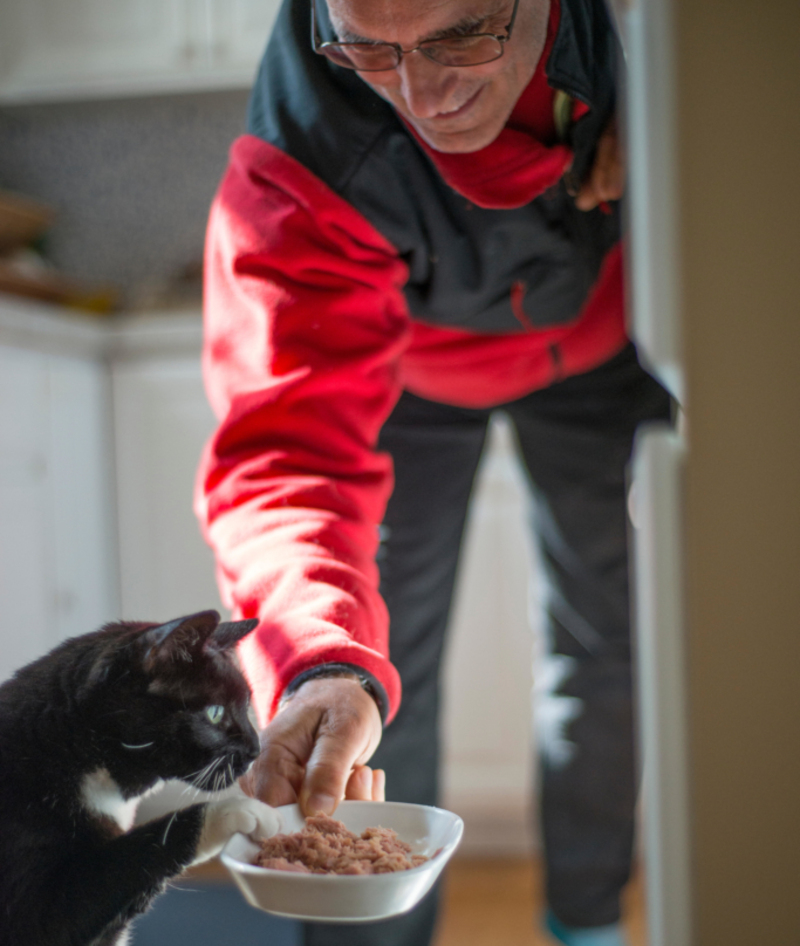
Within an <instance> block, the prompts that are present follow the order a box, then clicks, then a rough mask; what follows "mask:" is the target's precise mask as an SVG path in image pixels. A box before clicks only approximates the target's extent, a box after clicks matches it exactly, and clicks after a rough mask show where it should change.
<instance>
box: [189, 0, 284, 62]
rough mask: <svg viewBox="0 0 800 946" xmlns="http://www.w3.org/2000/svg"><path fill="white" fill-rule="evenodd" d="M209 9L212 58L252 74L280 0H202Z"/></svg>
mask: <svg viewBox="0 0 800 946" xmlns="http://www.w3.org/2000/svg"><path fill="white" fill-rule="evenodd" d="M203 2H204V3H205V4H207V5H211V6H212V8H213V22H214V37H213V46H214V61H215V63H216V64H217V65H218V66H219V67H222V68H225V67H230V68H236V67H239V68H241V69H243V70H247V71H249V72H250V73H251V74H252V75H255V71H256V68H257V66H258V63H259V61H260V60H261V57H262V55H263V53H264V49H265V48H266V45H267V39H268V38H269V34H270V32H271V31H272V24H273V23H274V22H275V17H276V16H277V14H278V10H279V9H280V5H281V0H225V2H223V0H203Z"/></svg>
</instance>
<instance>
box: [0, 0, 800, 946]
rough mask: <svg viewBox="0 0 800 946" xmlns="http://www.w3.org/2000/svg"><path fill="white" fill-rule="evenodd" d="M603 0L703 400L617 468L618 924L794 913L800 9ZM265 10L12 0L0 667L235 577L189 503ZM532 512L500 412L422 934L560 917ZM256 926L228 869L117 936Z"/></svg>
mask: <svg viewBox="0 0 800 946" xmlns="http://www.w3.org/2000/svg"><path fill="white" fill-rule="evenodd" d="M613 10H614V14H615V16H616V18H617V22H618V24H619V26H620V30H621V33H622V35H623V39H624V42H625V48H626V54H627V58H628V68H629V75H630V82H629V84H628V88H627V90H626V94H627V98H626V101H625V105H624V107H625V111H626V114H627V116H628V123H627V127H628V145H629V159H630V180H629V190H630V201H629V207H628V212H629V223H630V227H631V241H630V247H629V249H630V254H629V255H630V283H631V285H630V288H631V293H630V297H631V329H632V332H633V333H634V334H635V336H636V338H637V340H638V342H639V344H640V348H641V350H642V352H643V353H644V355H645V356H646V357H647V358H648V359H649V361H650V363H651V366H652V368H653V370H654V371H655V372H656V373H657V374H659V375H660V377H661V378H662V380H663V381H664V382H665V383H666V384H667V385H668V386H669V387H670V388H671V390H672V391H673V393H675V394H676V396H677V397H678V398H679V399H680V400H681V402H682V404H683V406H684V408H685V409H686V414H687V415H688V425H686V426H684V427H683V428H682V429H681V432H680V434H679V435H677V436H673V437H671V438H667V439H664V438H659V437H655V438H651V439H649V440H647V439H646V438H644V439H643V441H642V443H641V444H640V448H639V450H638V452H637V460H636V464H635V466H634V470H633V471H632V475H633V479H634V482H635V483H636V489H635V494H636V499H635V506H636V508H635V509H634V512H635V513H636V515H635V517H634V518H635V519H636V521H637V531H636V549H637V554H636V563H635V572H636V574H635V578H636V583H637V621H638V625H639V631H640V653H639V661H640V681H641V694H640V702H641V709H640V724H641V725H640V729H641V740H642V743H643V756H644V759H645V792H644V805H643V832H642V836H643V842H642V847H643V851H644V853H643V860H644V861H646V865H647V876H648V881H649V882H648V886H647V910H646V916H645V910H644V906H643V899H642V898H643V893H642V886H641V882H640V878H637V882H636V883H635V884H634V885H633V887H632V888H631V894H630V899H629V903H628V920H629V924H630V929H631V934H632V942H633V943H634V946H639V944H642V943H644V942H645V939H646V938H648V937H649V942H650V944H651V946H718V944H719V943H722V942H724V943H725V944H726V946H739V944H741V946H745V944H747V946H751V944H752V943H755V942H765V943H766V942H776V943H777V942H780V943H786V944H790V943H791V944H793V943H800V897H798V896H797V878H798V877H800V810H799V808H798V798H800V793H798V792H797V788H796V786H797V779H798V776H799V775H800V772H798V759H800V751H798V750H800V731H799V730H800V705H798V702H799V700H800V698H799V697H798V694H800V687H798V686H797V684H796V668H797V666H798V660H799V659H800V644H799V643H798V642H799V641H800V635H798V634H797V624H798V608H799V607H800V600H798V594H799V591H798V589H800V583H799V582H797V579H796V573H797V568H798V566H800V544H799V543H800V539H798V536H800V504H799V503H798V484H800V475H798V470H800V438H799V436H798V430H800V425H798V424H797V421H796V416H795V415H796V404H797V403H798V400H800V369H798V355H797V352H798V350H799V349H800V318H798V316H800V302H798V300H799V299H800V267H798V265H797V258H798V253H800V225H799V221H800V182H798V175H797V173H796V169H797V168H798V167H800V56H798V55H797V51H798V49H800V7H798V5H797V4H796V0H794V2H790V0H768V2H766V3H762V4H759V5H758V6H757V9H756V6H755V5H749V4H747V3H745V2H743V0H736V2H733V3H729V4H726V5H725V9H724V11H721V9H720V8H719V6H718V5H717V4H715V3H714V2H713V0H692V2H691V3H690V2H689V0H631V2H624V3H623V2H618V3H614V4H613ZM273 16H274V0H226V2H225V3H222V2H220V0H117V2H116V3H114V4H103V3H100V2H99V0H4V3H3V5H2V7H1V8H0V680H1V679H5V678H6V677H7V676H8V675H10V674H11V673H12V672H13V671H14V670H15V669H16V668H17V667H19V666H21V665H22V664H24V663H26V662H28V661H29V660H32V659H33V658H35V657H36V656H38V655H40V654H41V653H43V652H45V651H46V650H48V649H50V648H51V647H52V646H53V645H54V644H55V643H57V642H58V641H59V640H61V639H63V638H64V637H67V636H71V635H75V634H81V633H84V632H86V631H89V630H92V629H94V628H95V627H97V626H98V625H99V624H101V623H102V622H104V621H107V620H112V619H118V618H131V619H143V620H154V621H159V620H167V619H170V618H172V617H176V616H178V615H179V614H183V613H187V612H191V611H196V610H199V609H202V608H208V607H217V608H221V606H220V604H219V599H218V595H217V590H216V584H215V581H214V566H213V561H212V556H211V554H210V552H209V550H208V549H207V548H206V546H205V545H204V543H203V541H202V539H201V538H200V536H199V531H198V528H197V524H196V522H195V520H194V516H193V514H192V509H191V496H192V487H193V479H194V471H195V467H196V464H197V460H198V457H199V453H200V450H201V448H202V445H203V443H204V441H205V438H206V437H207V436H208V435H209V434H210V432H211V430H212V428H213V423H214V420H213V417H212V415H211V412H210V409H209V408H208V405H207V403H206V400H205V396H204V393H203V388H202V380H201V375H200V364H199V357H200V346H201V334H202V330H201V315H200V306H201V295H200V293H201V277H202V250H203V238H204V229H205V220H206V215H207V212H208V208H209V204H210V202H211V199H212V197H213V194H214V190H215V188H216V185H217V183H218V181H219V178H220V176H221V174H222V171H223V169H224V167H225V163H226V155H227V151H228V148H229V146H230V144H231V142H232V140H233V139H234V138H235V137H236V136H237V135H239V134H241V133H242V132H243V130H244V115H245V108H246V103H247V98H248V88H249V86H250V84H251V81H252V78H253V75H254V72H255V69H256V66H257V62H258V59H259V57H260V55H261V52H262V49H263V46H264V43H265V41H266V37H267V35H268V33H269V29H270V25H271V22H272V18H273ZM526 517H527V497H526V489H525V483H524V479H523V476H522V474H521V473H520V471H519V468H518V466H517V463H516V460H515V458H514V453H513V446H512V443H511V438H510V436H509V430H508V428H507V426H506V425H505V423H504V420H503V418H502V416H498V417H497V418H496V422H495V424H494V426H493V429H492V437H491V444H490V449H489V451H488V452H487V455H486V457H485V458H484V462H483V466H482V470H481V476H480V481H479V487H478V490H477V493H476V496H475V499H474V502H473V506H472V510H471V515H470V522H469V528H468V535H467V544H466V551H465V555H464V557H463V562H462V566H461V572H460V576H459V585H458V595H457V602H456V607H455V611H454V614H453V618H452V628H451V631H452V633H451V644H450V647H449V650H448V652H447V655H446V667H445V679H446V684H447V686H446V704H445V721H444V730H445V731H444V744H445V753H446V756H445V778H444V792H445V795H444V799H443V802H444V804H445V805H446V806H447V807H450V808H452V809H454V810H455V811H457V812H459V813H460V814H462V815H463V816H464V818H465V820H466V825H467V831H466V836H465V842H464V847H463V851H462V856H461V858H460V859H458V860H457V861H456V862H455V863H454V865H453V869H452V870H451V872H450V878H449V881H448V887H447V898H446V910H445V918H444V923H443V928H442V931H441V935H440V946H451V944H455V943H458V944H460V946H489V944H491V946H495V944H498V943H503V944H504V946H506V944H508V946H517V944H519V946H531V944H538V943H544V940H543V939H540V938H539V935H538V934H537V933H536V932H535V931H534V927H533V918H534V916H535V914H536V911H537V910H538V907H539V897H540V894H539V891H540V887H541V878H540V877H539V873H538V867H537V862H536V860H535V859H534V861H533V862H532V863H531V861H530V859H529V858H528V857H527V855H528V853H529V852H531V851H535V850H536V846H537V836H536V830H535V825H534V823H533V819H532V817H531V808H532V797H533V795H534V793H535V784H534V775H533V768H532V765H531V759H532V756H533V751H534V748H535V733H533V732H532V730H531V725H530V700H531V685H532V682H533V681H534V679H535V676H536V655H537V649H538V646H539V636H538V635H539V620H538V601H539V600H540V592H541V586H540V583H539V579H538V577H537V569H536V561H535V553H534V550H532V549H531V548H530V544H529V541H528V538H527V531H526V527H525V526H526ZM487 631H489V632H490V633H491V638H492V644H491V646H488V644H487V641H488V639H489V634H487ZM198 893H199V895H197V894H198ZM215 924H216V925H215ZM645 925H647V926H648V927H649V931H648V933H647V934H646V933H645ZM265 940H266V941H268V942H271V943H273V944H275V946H283V944H286V946H289V944H294V943H295V942H296V935H295V931H294V929H293V927H292V925H291V924H288V923H286V922H283V921H276V920H272V919H271V918H268V917H266V916H265V915H263V914H259V913H257V912H256V911H254V910H252V909H251V908H249V907H248V906H247V905H246V904H244V901H242V899H241V898H240V897H239V895H238V893H237V891H235V890H234V889H233V888H231V887H229V886H228V885H227V884H226V883H225V878H224V877H223V876H222V875H221V874H220V873H219V872H218V871H216V869H214V868H211V869H209V870H206V871H205V872H200V873H198V874H196V875H195V876H193V877H192V878H190V880H189V882H188V883H187V884H186V885H184V886H183V887H182V888H181V889H179V890H177V891H175V892H171V893H170V894H168V895H167V896H166V897H164V898H163V899H162V901H160V902H159V904H158V906H157V907H156V909H155V910H154V911H153V913H152V914H151V915H150V916H148V917H147V918H146V920H145V921H143V922H142V923H141V924H140V925H139V926H138V927H137V932H136V935H135V937H134V943H135V944H136V946H157V944H167V943H170V944H174V943H182V942H186V943H194V944H196V946H203V944H204V943H207V942H208V943H217V944H227V943H231V944H233V943H236V944H237V946H244V944H247V943H249V942H251V941H252V942H263V941H265Z"/></svg>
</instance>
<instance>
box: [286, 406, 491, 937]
mask: <svg viewBox="0 0 800 946" xmlns="http://www.w3.org/2000/svg"><path fill="white" fill-rule="evenodd" d="M487 422H488V412H486V411H471V410H462V409H459V408H453V407H447V406H445V405H440V404H434V403H432V402H429V401H425V400H423V399H421V398H418V397H415V396H414V395H411V394H404V395H403V397H402V398H401V399H400V401H399V403H398V405H397V407H396V408H395V410H394V412H393V413H392V416H391V417H390V418H389V420H388V421H387V423H386V425H385V426H384V428H383V430H382V432H381V437H380V442H379V449H381V450H385V451H388V452H389V453H391V455H392V458H393V461H394V473H395V487H394V491H393V493H392V497H391V499H390V501H389V504H388V507H387V509H386V515H385V517H384V522H383V525H382V527H381V535H382V540H381V545H380V549H379V553H378V564H379V567H380V575H381V585H380V590H381V594H382V596H383V598H384V600H385V602H386V605H387V607H388V609H389V618H390V625H389V628H390V631H389V649H390V656H391V659H392V662H393V663H394V665H395V667H396V668H397V670H398V672H399V674H400V678H401V680H402V683H403V700H402V703H401V706H400V711H399V712H398V714H397V717H396V718H395V720H394V722H393V723H392V724H391V725H390V726H388V727H387V728H386V730H385V731H384V733H383V738H382V740H381V744H380V746H379V747H378V750H377V752H376V753H375V755H374V756H373V758H372V760H371V761H370V764H371V765H372V766H374V767H376V768H383V769H385V770H386V797H387V799H388V800H390V801H404V802H414V803H416V804H425V805H433V804H436V803H437V800H438V775H439V725H438V713H439V670H440V664H441V655H442V647H443V643H444V632H445V628H446V625H447V619H448V613H449V610H450V602H451V598H452V594H453V583H454V580H455V573H456V564H457V561H458V553H459V549H460V545H461V538H462V533H463V529H464V521H465V518H466V511H467V504H468V501H469V496H470V492H471V490H472V484H473V480H474V477H475V471H476V469H477V465H478V461H479V459H480V454H481V451H482V449H483V443H484V440H485V436H486V428H487ZM437 904H438V891H437V890H436V888H434V890H433V891H431V893H430V894H429V895H428V896H427V897H426V898H425V900H424V901H423V902H422V903H421V904H420V905H419V906H418V907H417V908H416V909H414V910H413V911H411V913H408V914H406V915H405V916H401V917H396V918H395V919H392V920H385V921H381V922H380V923H369V924H358V925H356V924H346V925H328V924H306V927H305V930H304V935H305V938H304V940H303V942H304V944H305V946H427V944H428V943H429V942H430V940H431V937H432V935H433V929H434V925H435V922H436V911H437Z"/></svg>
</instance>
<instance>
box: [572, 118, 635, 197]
mask: <svg viewBox="0 0 800 946" xmlns="http://www.w3.org/2000/svg"><path fill="white" fill-rule="evenodd" d="M624 190H625V156H624V154H623V150H622V143H621V142H620V140H619V135H618V134H617V120H616V118H612V119H611V121H610V122H609V123H608V125H606V127H605V130H604V131H603V134H602V135H601V136H600V140H599V141H598V142H597V154H596V155H595V158H594V164H593V165H592V170H591V171H590V172H589V177H588V178H587V179H586V180H585V181H584V183H583V185H582V186H581V189H580V191H579V192H578V196H577V197H576V198H575V206H576V207H577V208H578V210H594V208H595V207H597V206H598V204H602V203H605V202H606V201H608V200H619V199H620V198H621V197H622V194H623V192H624Z"/></svg>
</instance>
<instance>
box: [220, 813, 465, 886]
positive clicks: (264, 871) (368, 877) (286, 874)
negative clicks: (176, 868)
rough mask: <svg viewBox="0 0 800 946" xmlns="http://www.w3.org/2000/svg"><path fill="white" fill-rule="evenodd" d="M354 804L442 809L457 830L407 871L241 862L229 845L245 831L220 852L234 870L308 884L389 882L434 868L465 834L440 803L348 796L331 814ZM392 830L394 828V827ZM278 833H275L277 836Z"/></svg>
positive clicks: (461, 822) (454, 816)
mask: <svg viewBox="0 0 800 946" xmlns="http://www.w3.org/2000/svg"><path fill="white" fill-rule="evenodd" d="M350 804H358V805H364V804H366V805H389V806H391V807H393V808H412V809H414V810H419V809H425V810H427V811H435V812H437V813H439V812H440V813H442V814H444V815H447V816H448V817H450V818H452V819H453V821H452V823H451V825H450V826H449V827H448V834H449V833H450V832H453V831H455V835H454V836H453V837H451V838H450V839H449V840H448V841H447V842H446V843H445V844H442V845H441V846H440V847H439V848H437V850H436V851H435V852H434V853H433V854H431V855H430V856H429V857H428V860H427V861H425V863H424V864H417V866H416V867H408V868H406V870H403V871H389V872H387V873H384V874H336V873H325V874H314V873H308V874H305V873H300V872H299V871H287V870H280V869H278V868H276V867H261V866H260V865H258V864H252V863H249V862H248V861H240V860H239V859H238V858H236V857H233V855H231V854H229V853H228V847H229V846H230V844H231V842H232V841H233V840H234V839H235V838H237V837H244V835H241V834H234V835H233V836H232V837H231V838H229V840H228V841H227V842H226V844H225V847H223V849H222V851H221V852H220V855H219V857H220V860H221V861H222V862H223V863H224V864H225V866H226V867H229V868H230V869H231V870H235V871H238V872H239V873H243V874H254V875H257V876H261V877H263V876H266V877H276V878H277V877H280V878H283V879H287V878H290V877H303V878H305V879H304V881H303V882H304V883H307V882H308V881H309V880H316V881H318V882H320V881H322V882H328V883H330V882H331V881H338V880H347V881H348V882H350V881H362V882H363V881H370V882H372V883H375V882H376V881H377V882H379V883H381V882H383V883H385V882H390V881H392V879H393V878H396V877H397V875H398V874H400V875H402V876H408V875H409V874H412V873H416V872H418V871H419V872H423V871H426V870H430V869H431V865H432V862H433V860H434V858H438V857H440V856H442V855H443V854H445V853H446V852H448V851H451V850H454V849H455V848H456V847H457V846H458V844H459V842H460V840H461V837H462V835H463V833H464V820H463V819H462V818H461V816H460V815H457V814H456V813H455V812H453V811H448V810H447V809H446V808H439V807H438V806H436V805H416V804H414V803H413V802H404V801H386V802H380V801H367V800H366V799H355V798H354V799H345V800H344V801H341V802H339V804H338V805H337V807H336V811H335V812H334V813H333V814H332V815H331V817H332V818H336V812H338V811H339V809H340V808H341V806H342V805H350ZM297 807H298V806H297V803H296V802H295V803H292V804H289V805H280V806H278V807H277V808H276V811H280V810H281V809H282V808H297ZM336 820H337V821H340V820H341V819H340V818H337V819H336ZM379 827H383V826H382V825H380V826H379ZM390 830H394V829H393V828H392V829H390ZM277 833H278V834H282V833H284V832H282V831H279V832H277ZM292 833H293V832H292ZM274 836H275V835H273V837H274ZM251 843H254V842H251ZM437 866H438V865H437ZM381 878H382V879H381Z"/></svg>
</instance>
